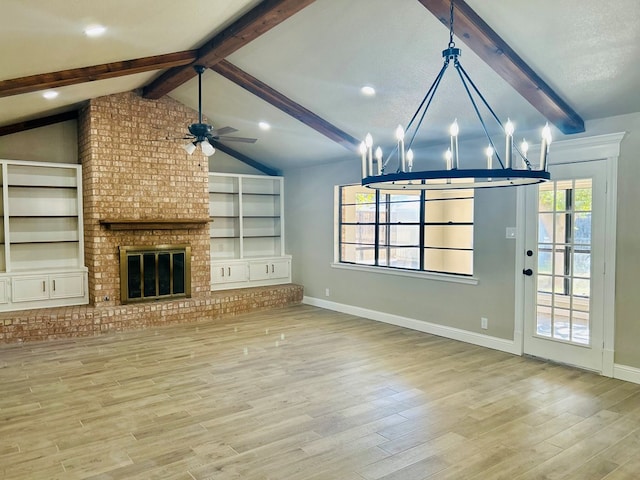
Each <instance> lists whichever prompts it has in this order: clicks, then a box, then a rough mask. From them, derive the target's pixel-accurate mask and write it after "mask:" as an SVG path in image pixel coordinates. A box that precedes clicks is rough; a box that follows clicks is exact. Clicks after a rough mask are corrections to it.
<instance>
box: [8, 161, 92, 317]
mask: <svg viewBox="0 0 640 480" xmlns="http://www.w3.org/2000/svg"><path fill="white" fill-rule="evenodd" d="M0 171H1V174H0V191H1V192H2V200H3V201H2V205H1V206H0V227H1V229H2V235H1V238H0V289H1V290H3V291H4V295H0V297H1V298H0V311H12V310H25V309H31V308H48V307H60V306H68V305H82V304H87V303H88V302H89V298H88V293H87V284H88V279H87V268H86V267H85V265H84V237H83V235H82V232H83V219H82V167H81V166H80V165H77V164H63V163H46V162H29V161H21V160H0Z"/></svg>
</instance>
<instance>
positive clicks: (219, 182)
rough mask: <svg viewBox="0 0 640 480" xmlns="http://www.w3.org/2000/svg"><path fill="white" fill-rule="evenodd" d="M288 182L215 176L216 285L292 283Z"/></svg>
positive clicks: (213, 264) (211, 179)
mask: <svg viewBox="0 0 640 480" xmlns="http://www.w3.org/2000/svg"><path fill="white" fill-rule="evenodd" d="M283 188H284V181H283V178H282V177H273V176H264V175H236V174H226V173H210V174H209V215H211V217H212V218H215V223H212V224H211V225H210V227H209V231H210V232H209V237H210V248H211V288H212V289H213V290H224V289H230V288H239V287H247V286H262V285H275V284H278V283H288V282H290V281H291V257H289V256H288V255H285V253H284V252H285V250H284V219H283V217H282V212H283V211H284V198H283Z"/></svg>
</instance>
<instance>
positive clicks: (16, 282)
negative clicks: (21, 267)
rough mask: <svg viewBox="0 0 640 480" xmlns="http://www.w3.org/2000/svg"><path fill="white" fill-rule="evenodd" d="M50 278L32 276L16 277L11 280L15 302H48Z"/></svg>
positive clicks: (12, 297)
mask: <svg viewBox="0 0 640 480" xmlns="http://www.w3.org/2000/svg"><path fill="white" fill-rule="evenodd" d="M48 283H49V278H48V276H47V275H30V276H25V277H14V278H12V279H11V289H12V290H13V295H12V296H11V299H12V300H13V301H14V302H31V301H34V300H47V299H48V298H49V291H48Z"/></svg>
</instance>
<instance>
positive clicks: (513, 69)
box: [418, 0, 585, 134]
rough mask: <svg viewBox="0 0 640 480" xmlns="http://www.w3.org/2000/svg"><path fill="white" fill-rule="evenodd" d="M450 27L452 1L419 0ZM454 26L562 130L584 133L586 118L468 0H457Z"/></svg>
mask: <svg viewBox="0 0 640 480" xmlns="http://www.w3.org/2000/svg"><path fill="white" fill-rule="evenodd" d="M418 1H419V2H420V3H421V4H422V5H424V7H425V8H426V9H427V10H429V11H430V12H431V13H432V14H433V15H435V16H436V18H438V19H439V20H440V21H441V22H442V23H443V24H445V25H446V26H447V28H449V8H450V0H418ZM454 8H455V11H454V20H455V23H454V29H455V34H456V37H458V38H459V39H460V40H462V41H463V42H464V43H465V44H466V45H468V46H469V47H470V48H471V50H473V51H474V52H475V53H476V54H477V55H478V56H479V57H480V58H481V59H482V60H484V61H485V62H486V63H487V64H488V65H489V66H490V67H491V68H493V69H494V70H495V71H496V72H497V73H498V75H500V76H501V77H502V78H503V79H504V80H506V81H507V82H508V83H509V84H510V85H511V86H512V87H513V88H515V89H516V91H517V92H518V93H520V95H522V96H523V97H524V98H526V99H527V100H528V101H529V103H531V105H533V106H534V107H535V108H536V109H537V110H538V111H539V112H540V113H542V114H543V115H544V116H545V117H546V118H547V119H548V120H549V122H551V123H553V124H554V125H555V126H556V127H558V129H560V131H561V132H562V133H565V134H571V133H580V132H584V131H585V129H584V120H583V119H582V118H581V117H580V115H578V113H577V112H576V111H575V110H573V109H572V108H571V107H570V106H569V104H567V103H566V102H565V101H564V100H563V99H562V98H560V95H558V94H557V93H556V92H555V91H554V90H553V89H552V88H551V87H550V86H549V85H548V84H547V83H546V82H545V81H544V80H542V78H540V76H538V74H536V73H535V72H534V71H533V69H532V68H531V67H529V65H527V64H526V63H525V61H524V60H523V59H522V58H521V57H520V56H519V55H518V54H517V53H516V52H514V51H513V49H512V48H511V47H510V46H509V45H508V44H507V43H506V42H505V41H504V40H503V39H502V38H501V37H500V36H499V35H498V34H497V33H496V32H495V31H494V30H493V29H492V28H491V27H489V25H487V23H486V22H485V21H484V20H482V18H480V16H479V15H478V14H477V13H476V12H475V11H473V10H472V9H471V7H469V5H467V3H466V2H465V1H464V0H455V3H454Z"/></svg>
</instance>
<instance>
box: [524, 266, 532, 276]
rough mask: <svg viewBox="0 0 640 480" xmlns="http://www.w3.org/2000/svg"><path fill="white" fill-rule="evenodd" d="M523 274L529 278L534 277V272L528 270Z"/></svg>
mask: <svg viewBox="0 0 640 480" xmlns="http://www.w3.org/2000/svg"><path fill="white" fill-rule="evenodd" d="M522 273H524V274H525V275H526V276H527V277H530V276H531V275H533V270H531V269H530V268H527V269H525V270H522Z"/></svg>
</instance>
